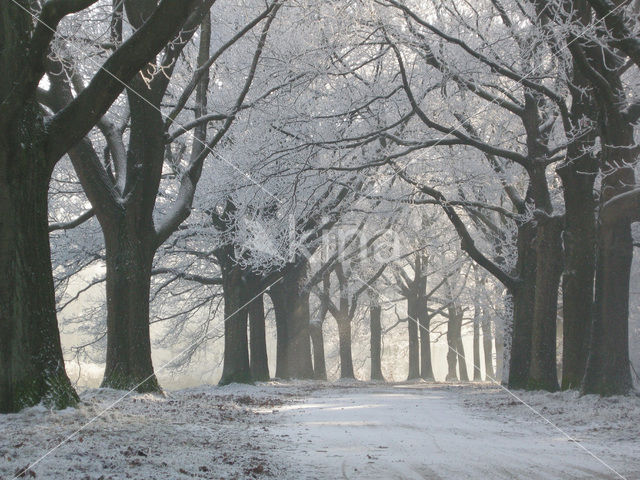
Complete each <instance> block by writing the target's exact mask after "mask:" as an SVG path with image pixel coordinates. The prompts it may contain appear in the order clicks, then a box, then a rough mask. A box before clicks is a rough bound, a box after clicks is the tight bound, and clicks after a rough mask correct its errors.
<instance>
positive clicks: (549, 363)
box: [527, 216, 563, 392]
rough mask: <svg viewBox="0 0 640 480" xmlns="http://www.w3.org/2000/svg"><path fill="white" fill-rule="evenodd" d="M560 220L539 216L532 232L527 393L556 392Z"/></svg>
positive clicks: (560, 265)
mask: <svg viewBox="0 0 640 480" xmlns="http://www.w3.org/2000/svg"><path fill="white" fill-rule="evenodd" d="M562 228H563V219H562V217H543V216H539V218H538V226H537V229H536V240H535V247H536V257H537V265H536V294H535V307H534V311H533V327H532V336H531V342H532V344H531V351H532V355H531V367H530V368H531V370H530V373H529V381H528V384H527V387H528V388H529V389H531V390H547V391H550V392H554V391H556V390H557V389H558V372H557V358H556V341H557V334H556V324H557V320H558V288H559V284H560V275H561V274H562Z"/></svg>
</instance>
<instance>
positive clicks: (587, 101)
mask: <svg viewBox="0 0 640 480" xmlns="http://www.w3.org/2000/svg"><path fill="white" fill-rule="evenodd" d="M571 84H572V85H571V87H570V88H571V96H572V102H571V119H572V122H573V124H574V125H576V127H577V126H578V125H580V122H583V121H584V118H591V119H592V118H593V117H594V115H595V112H596V108H595V105H594V102H593V92H592V91H591V90H590V85H589V82H588V80H587V79H586V78H585V77H584V76H583V75H582V74H581V71H580V68H579V66H578V65H576V64H575V62H574V65H573V81H572V82H571ZM596 134H597V132H596V131H595V130H594V131H591V132H588V133H584V134H582V135H580V136H579V137H578V138H575V139H574V140H573V141H572V142H571V143H570V144H569V145H568V147H567V156H566V161H565V162H563V164H562V165H561V166H560V167H558V168H557V169H556V171H557V172H558V175H559V176H560V178H561V179H562V190H563V195H564V205H565V216H564V218H565V224H564V232H563V233H562V240H563V244H564V272H563V274H562V315H563V323H562V385H561V388H562V389H563V390H566V389H570V388H579V387H580V385H582V380H583V378H584V373H585V369H586V365H587V353H588V346H589V332H590V329H591V320H592V313H593V289H594V279H595V259H596V244H597V239H596V218H595V212H596V202H595V198H594V193H593V187H594V183H595V180H596V175H597V173H598V160H597V158H596V157H595V156H594V155H593V154H592V153H591V152H592V150H593V147H594V145H595V141H596Z"/></svg>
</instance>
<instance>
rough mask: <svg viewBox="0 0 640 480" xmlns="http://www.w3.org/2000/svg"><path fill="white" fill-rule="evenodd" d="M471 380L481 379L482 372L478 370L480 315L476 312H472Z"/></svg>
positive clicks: (477, 380)
mask: <svg viewBox="0 0 640 480" xmlns="http://www.w3.org/2000/svg"><path fill="white" fill-rule="evenodd" d="M476 310H477V307H476ZM473 381H474V382H481V381H482V372H481V371H480V315H479V314H478V313H474V319H473Z"/></svg>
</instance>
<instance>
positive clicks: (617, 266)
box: [583, 223, 633, 395]
mask: <svg viewBox="0 0 640 480" xmlns="http://www.w3.org/2000/svg"><path fill="white" fill-rule="evenodd" d="M632 245H633V240H632V237H631V228H630V225H629V224H628V223H626V224H625V223H621V224H617V225H607V224H602V225H601V227H600V245H599V255H598V265H597V269H596V301H595V310H596V311H595V312H594V315H593V326H592V331H591V342H590V346H591V348H590V352H589V358H588V363H587V369H586V372H585V378H584V384H583V393H596V394H600V395H618V394H626V393H628V392H629V390H630V389H631V388H632V385H633V384H632V380H631V372H630V366H629V332H628V329H629V322H628V316H629V303H628V302H629V278H630V270H631V268H630V266H631V261H632V259H633V250H632V249H633V246H632Z"/></svg>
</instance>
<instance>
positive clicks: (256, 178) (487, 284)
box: [0, 0, 640, 412]
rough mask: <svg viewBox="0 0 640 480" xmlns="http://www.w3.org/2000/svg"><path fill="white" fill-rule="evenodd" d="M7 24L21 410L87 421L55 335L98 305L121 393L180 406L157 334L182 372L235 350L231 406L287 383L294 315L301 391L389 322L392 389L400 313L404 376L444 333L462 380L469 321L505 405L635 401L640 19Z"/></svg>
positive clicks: (102, 349) (574, 7) (306, 10)
mask: <svg viewBox="0 0 640 480" xmlns="http://www.w3.org/2000/svg"><path fill="white" fill-rule="evenodd" d="M0 15H1V18H2V23H3V25H4V27H3V29H2V32H1V33H0V51H1V52H2V54H1V55H0V63H1V64H2V69H1V71H2V72H3V73H2V75H1V76H0V79H1V81H2V87H3V88H2V89H1V90H0V91H1V92H2V93H0V95H1V98H2V100H1V102H0V208H1V209H2V212H1V213H2V214H1V215H0V219H1V220H0V269H1V270H2V272H3V273H4V275H3V276H2V278H1V279H0V327H1V329H2V331H3V332H6V334H3V335H2V337H0V411H2V412H9V411H16V410H19V409H20V408H22V407H24V406H28V405H33V404H36V403H39V402H41V401H43V402H45V403H46V404H49V405H53V406H55V407H58V408H63V407H65V406H68V405H73V404H74V403H75V402H76V401H77V395H76V394H75V391H74V389H73V387H72V385H71V383H70V381H69V379H68V377H67V375H66V372H65V368H64V359H63V351H62V347H61V341H60V333H59V329H58V322H57V316H56V311H57V310H58V311H60V312H64V311H65V309H68V307H69V305H73V304H74V303H75V302H76V301H77V300H86V298H85V293H86V292H88V291H89V290H91V289H93V287H96V288H102V285H104V290H103V291H104V292H105V294H104V299H102V300H100V301H98V302H97V303H94V304H92V306H91V309H92V310H91V314H88V315H86V314H85V315H82V316H81V317H82V318H81V319H80V320H79V319H77V318H76V319H75V320H74V322H75V325H77V326H79V327H80V328H81V329H82V331H84V332H88V333H89V336H90V337H91V340H90V341H89V342H88V343H89V345H87V346H86V347H87V348H88V349H89V350H91V349H93V351H94V353H95V352H99V353H98V357H100V359H101V360H102V359H103V360H104V361H105V364H106V369H105V374H104V379H103V385H104V386H110V387H115V388H124V389H128V388H136V389H137V390H139V391H157V390H159V389H160V386H159V384H158V381H157V379H156V376H155V372H154V367H153V362H152V355H151V354H152V344H151V335H150V325H151V324H155V323H159V324H161V325H164V333H163V338H162V339H161V341H163V342H164V344H165V345H167V344H182V345H188V346H189V348H187V351H186V352H185V354H184V355H183V356H182V357H180V358H179V359H178V360H177V361H176V364H180V363H181V362H182V365H184V364H185V363H186V362H189V361H194V359H197V358H199V357H198V352H202V349H204V348H206V346H207V344H208V343H210V342H211V341H215V340H217V339H221V340H222V339H223V340H224V357H223V371H222V380H221V382H222V383H228V382H234V381H243V382H247V381H253V380H264V379H267V378H269V375H270V372H269V368H268V358H267V350H268V341H267V333H268V328H267V324H268V322H267V320H268V319H269V318H270V317H271V316H272V313H273V316H274V317H275V326H276V338H277V355H276V356H277V359H276V360H277V362H276V365H277V366H276V371H275V375H276V376H278V377H281V378H320V379H322V378H326V376H327V373H328V372H327V366H326V363H325V340H326V339H325V338H324V335H323V331H326V329H327V328H330V327H329V322H327V318H329V316H330V317H331V318H333V319H334V320H335V326H336V329H337V337H338V352H339V360H340V376H341V377H345V378H351V377H354V376H355V370H356V369H355V368H354V364H353V358H352V357H353V354H352V346H353V335H352V334H353V326H354V325H355V324H356V323H355V322H359V321H361V320H362V318H367V319H368V328H369V330H370V332H371V337H370V345H369V347H370V358H371V366H370V371H371V375H372V377H373V378H376V379H381V378H382V377H383V375H382V355H381V353H382V351H383V350H384V349H383V343H384V338H385V336H387V335H389V334H390V330H385V329H384V328H383V327H384V325H385V324H388V322H389V320H390V319H392V318H393V315H395V317H396V318H397V322H396V323H395V324H394V325H392V326H391V327H389V328H391V329H393V328H395V325H403V324H405V323H406V325H407V338H408V342H407V344H406V352H407V354H406V358H407V362H408V371H409V375H408V376H409V378H419V377H421V378H424V379H426V380H431V379H432V378H433V365H432V353H431V345H432V343H433V342H434V341H435V340H436V339H435V338H434V336H435V335H437V334H438V332H439V331H441V329H442V328H443V324H444V323H446V325H447V328H446V331H447V340H448V346H449V355H448V361H449V375H448V376H449V378H451V379H453V378H454V377H456V378H460V379H463V380H464V379H465V376H467V375H468V372H467V368H466V361H465V357H466V355H465V352H464V345H463V342H462V333H461V332H462V331H463V330H462V328H463V327H464V326H465V324H466V322H467V321H469V320H471V321H473V322H474V323H475V324H478V325H480V324H481V326H482V333H483V338H484V339H485V342H484V344H483V349H484V352H485V356H486V358H485V362H484V363H485V367H484V369H485V371H486V372H487V373H491V372H492V371H493V370H494V368H496V369H497V370H498V372H497V374H498V375H500V376H501V378H502V379H503V380H504V382H505V383H507V384H508V385H509V386H510V387H513V388H530V389H545V390H550V391H553V390H556V389H558V388H560V387H561V388H567V389H568V388H576V389H581V390H582V391H583V392H585V393H599V394H619V393H626V392H628V391H629V390H630V389H631V388H632V379H631V369H630V359H629V305H630V293H629V292H630V288H629V287H630V276H631V272H632V262H633V249H634V240H633V231H632V230H633V229H632V224H633V223H634V222H636V221H637V220H638V212H640V208H639V207H640V202H639V199H640V195H639V194H638V192H640V189H638V188H637V186H636V183H635V170H636V168H637V162H636V159H637V146H636V139H635V137H636V133H637V123H638V119H639V118H640V107H639V104H638V99H637V94H638V91H639V89H638V80H639V79H640V76H639V75H638V73H639V70H638V69H639V68H640V47H638V45H639V43H638V41H637V38H638V28H639V27H638V25H639V22H638V2H616V1H604V0H578V1H573V2H568V1H564V0H553V1H551V2H539V1H537V0H532V1H527V2H522V1H520V0H483V1H481V2H479V3H477V4H474V5H473V6H471V5H459V4H458V3H456V2H453V1H448V0H446V1H438V2H435V1H433V2H432V1H428V2H418V1H416V2H412V1H409V2H397V1H396V0H377V1H368V0H364V1H362V2H359V3H358V4H343V3H341V2H337V1H336V2H333V1H332V2H317V1H315V0H305V1H303V2H302V3H300V2H297V3H296V4H292V3H290V2H288V1H286V0H276V1H274V2H272V3H267V4H265V5H255V6H247V5H235V4H233V5H232V4H227V3H226V2H223V1H220V2H213V1H212V0H193V1H191V0H189V1H185V0H180V1H176V0H161V1H159V2H156V1H145V2H140V1H133V0H131V1H128V0H125V1H114V2H108V1H106V0H104V1H101V0H49V1H46V2H32V1H28V0H15V1H14V0H11V1H9V2H4V3H3V4H2V6H0ZM456 237H457V241H456V242H455V243H459V248H458V247H457V246H455V245H452V239H453V238H456ZM49 240H51V245H52V249H50V244H49ZM96 272H97V273H96ZM92 275H93V276H92ZM87 276H90V277H91V280H90V281H89V282H88V283H87V285H86V286H85V287H82V288H79V287H76V284H77V283H78V282H81V281H82V280H79V279H82V278H85V279H86V278H87ZM560 292H561V295H560ZM167 294H169V295H171V297H175V298H176V300H175V301H172V302H167V300H166V298H167ZM267 294H268V297H269V298H268V300H267V297H266V296H265V295H267ZM559 302H561V305H562V312H561V313H562V335H561V337H562V346H561V352H562V355H561V369H560V370H558V367H557V365H558V362H557V360H558V351H557V345H556V343H557V339H558V332H557V330H556V325H557V320H558V305H559ZM398 308H400V310H401V312H406V315H404V314H403V313H398ZM471 312H473V315H472V314H471ZM64 317H65V318H68V315H67V314H65V315H64ZM105 318H106V321H105ZM443 319H444V320H443ZM474 319H475V320H474ZM439 329H440V330H439ZM479 335H480V329H479V328H475V330H474V349H473V350H474V355H475V357H476V358H475V360H474V365H478V363H479V351H480V350H479V345H480V337H479ZM492 337H495V338H494V340H493V342H495V350H496V357H497V360H496V362H495V367H494V362H493V358H492V357H493V353H492V348H493V343H492ZM487 340H488V341H487ZM87 348H82V349H80V350H76V351H77V352H80V351H85V350H87ZM403 348H404V347H403ZM503 352H504V361H503ZM105 354H106V355H105ZM200 358H201V357H200ZM503 365H504V368H503ZM463 367H464V368H463ZM473 375H474V376H475V378H477V376H476V373H475V372H474V373H473Z"/></svg>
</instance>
